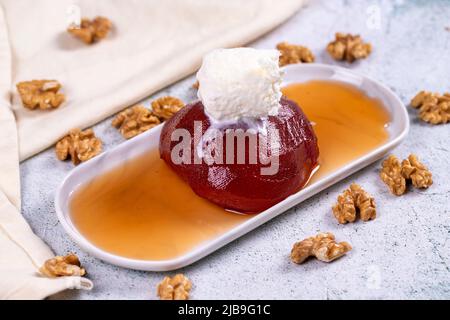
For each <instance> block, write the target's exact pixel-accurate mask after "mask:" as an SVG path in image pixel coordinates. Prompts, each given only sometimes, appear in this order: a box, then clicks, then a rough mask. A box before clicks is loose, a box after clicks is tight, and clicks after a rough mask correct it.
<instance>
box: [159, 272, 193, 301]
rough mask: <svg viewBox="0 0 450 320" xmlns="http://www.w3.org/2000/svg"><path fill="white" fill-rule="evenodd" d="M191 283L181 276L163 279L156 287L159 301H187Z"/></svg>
mask: <svg viewBox="0 0 450 320" xmlns="http://www.w3.org/2000/svg"><path fill="white" fill-rule="evenodd" d="M191 288H192V283H191V281H190V280H189V279H188V278H187V277H186V276H185V275H183V274H177V275H176V276H174V277H173V278H170V277H165V278H164V279H163V281H161V282H160V283H159V285H158V296H159V297H160V299H161V300H188V299H189V292H190V291H191Z"/></svg>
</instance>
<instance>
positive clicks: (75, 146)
mask: <svg viewBox="0 0 450 320" xmlns="http://www.w3.org/2000/svg"><path fill="white" fill-rule="evenodd" d="M55 151H56V157H57V158H58V159H59V160H66V159H67V158H68V157H69V156H70V158H71V159H72V162H73V163H74V164H75V165H77V164H79V163H80V162H84V161H87V160H89V159H91V158H93V157H95V156H96V155H97V154H99V153H100V152H101V151H102V141H101V140H100V139H98V138H97V137H96V136H95V134H94V131H93V130H92V129H87V130H85V131H81V130H80V129H73V130H70V132H69V134H68V135H66V136H65V137H64V138H62V139H61V140H59V141H58V142H57V143H56V150H55Z"/></svg>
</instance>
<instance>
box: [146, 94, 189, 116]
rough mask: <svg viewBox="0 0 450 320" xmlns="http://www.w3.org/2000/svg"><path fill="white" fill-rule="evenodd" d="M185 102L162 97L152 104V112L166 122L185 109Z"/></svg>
mask: <svg viewBox="0 0 450 320" xmlns="http://www.w3.org/2000/svg"><path fill="white" fill-rule="evenodd" d="M184 105H185V104H184V102H183V101H181V100H180V99H178V98H175V97H170V96H166V97H161V98H158V99H156V100H154V101H153V102H152V111H153V114H154V115H155V116H157V117H158V118H159V119H160V120H161V121H166V120H168V119H170V118H172V116H173V115H174V114H175V113H177V112H178V111H180V110H181V108H183V107H184Z"/></svg>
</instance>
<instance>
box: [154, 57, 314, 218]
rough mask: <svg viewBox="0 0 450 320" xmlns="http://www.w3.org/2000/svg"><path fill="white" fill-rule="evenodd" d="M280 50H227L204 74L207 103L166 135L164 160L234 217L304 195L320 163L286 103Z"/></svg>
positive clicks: (298, 113)
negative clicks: (280, 64) (234, 213)
mask: <svg viewBox="0 0 450 320" xmlns="http://www.w3.org/2000/svg"><path fill="white" fill-rule="evenodd" d="M279 54H280V53H279V52H278V51H277V50H256V49H250V48H236V49H220V50H215V51H212V52H211V53H209V54H208V55H206V56H205V57H204V60H203V64H202V67H201V68H200V70H199V71H198V73H197V79H198V80H199V83H200V87H199V90H198V97H199V99H200V101H198V102H195V103H192V104H190V105H187V106H185V107H184V108H182V109H181V111H180V112H178V113H176V114H175V115H174V116H173V117H172V118H171V119H170V120H168V121H167V122H166V123H165V125H164V127H163V129H162V132H161V139H160V155H161V158H162V159H163V160H164V161H165V162H166V163H167V164H168V165H169V166H170V167H171V168H172V169H173V170H174V171H175V172H176V173H177V174H178V175H179V176H181V177H182V178H183V179H184V180H185V181H186V182H187V183H188V184H189V185H190V187H191V188H192V189H193V190H194V192H195V193H197V194H198V195H199V196H201V197H203V198H206V199H208V200H210V201H211V202H213V203H216V204H217V205H219V206H221V207H223V208H225V209H228V210H233V211H238V212H245V213H257V212H261V211H263V210H265V209H267V208H269V207H271V206H272V205H274V204H276V203H278V202H280V201H281V200H283V199H285V198H286V197H288V196H289V195H291V194H293V193H295V192H297V191H299V190H300V189H301V188H302V187H303V186H304V185H305V184H306V182H307V181H308V180H309V178H310V176H311V174H312V173H313V171H314V170H315V168H316V167H317V163H318V154H319V151H318V146H317V138H316V136H315V134H314V131H313V129H312V126H311V124H310V123H309V121H308V119H307V118H306V116H305V115H304V113H303V112H302V110H301V109H300V107H299V106H298V105H297V104H296V103H295V102H293V101H290V100H288V99H285V98H282V93H281V90H280V87H281V81H282V79H281V77H282V72H281V70H280V67H279V64H278V59H279Z"/></svg>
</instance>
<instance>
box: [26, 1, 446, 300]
mask: <svg viewBox="0 0 450 320" xmlns="http://www.w3.org/2000/svg"><path fill="white" fill-rule="evenodd" d="M449 17H450V1H448V0H441V1H425V0H423V1H406V0H405V1H390V0H378V1H375V0H372V1H369V0H367V1H350V0H348V1H343V0H342V1H338V0H332V1H325V0H323V1H320V0H316V1H314V0H312V1H310V4H309V5H308V6H307V7H306V8H305V9H304V10H302V11H300V12H299V13H298V14H297V15H295V16H294V17H293V18H292V19H290V20H289V21H288V22H287V23H285V24H284V25H282V26H280V27H279V28H278V29H276V30H274V31H272V32H271V33H269V34H267V35H266V36H265V37H263V38H261V39H259V40H258V41H256V42H254V43H253V44H251V46H253V47H257V48H273V47H274V46H275V45H276V44H277V43H278V42H280V41H283V40H287V41H290V42H293V43H298V44H304V45H306V46H308V47H310V48H311V49H312V50H313V51H314V53H315V54H316V57H317V59H316V60H317V62H321V63H330V64H335V63H336V62H334V61H332V60H331V59H330V58H329V57H328V56H327V54H326V53H325V52H324V48H325V46H326V44H327V43H328V42H329V41H330V40H331V39H332V38H333V37H334V33H335V32H336V31H344V32H352V33H360V34H361V35H362V36H363V38H364V39H367V41H369V42H371V43H372V44H373V47H374V52H373V54H372V55H371V56H370V58H369V59H367V60H364V61H362V62H360V63H356V64H354V65H351V66H347V67H350V68H351V69H354V70H355V71H358V72H360V73H363V74H366V75H369V76H371V77H373V78H375V79H378V80H380V81H382V82H383V83H385V84H386V85H387V86H389V87H390V88H392V89H393V90H394V91H395V92H396V93H397V94H398V95H399V96H400V98H401V99H402V100H403V102H405V103H407V102H408V101H409V100H410V99H411V97H412V96H414V94H415V93H416V92H418V91H419V90H421V89H427V90H432V91H437V92H441V93H442V92H444V91H450V31H449V30H450V29H449V28H450V18H449ZM193 81H194V79H193V78H192V77H191V78H188V79H185V80H183V81H181V82H179V83H177V84H174V85H173V86H171V87H169V88H167V89H165V90H163V91H161V92H158V93H157V94H156V95H155V96H154V97H158V96H162V95H167V94H170V95H174V96H178V97H180V98H182V99H184V100H185V101H191V100H193V99H194V98H195V92H194V91H193V90H192V89H190V86H191V84H192V83H193ZM154 97H149V99H152V98H154ZM409 114H410V118H411V131H410V134H409V136H408V137H407V139H406V141H405V142H404V143H403V144H402V145H400V146H399V147H398V148H397V149H396V150H394V153H395V154H396V155H398V156H399V157H402V158H403V157H406V156H407V155H408V154H409V153H410V152H415V153H417V154H418V155H419V156H420V157H421V158H422V159H423V160H424V162H426V164H427V165H429V167H430V169H431V170H432V172H433V176H434V184H433V186H432V187H431V188H430V189H429V190H426V191H419V190H412V191H410V192H408V193H407V194H406V195H404V196H402V197H398V198H397V197H394V196H392V195H391V194H390V193H389V191H388V190H387V188H386V187H385V186H384V185H383V184H382V182H381V181H380V179H379V178H378V171H379V167H380V163H379V162H378V163H375V164H373V165H371V166H369V167H367V168H366V169H364V170H361V171H360V172H359V173H357V174H355V175H353V176H351V177H350V178H348V179H346V180H345V181H342V182H341V183H338V184H337V185H335V186H333V187H331V188H329V189H327V190H326V191H324V192H322V193H320V194H318V195H316V196H315V197H313V198H311V199H309V200H308V201H305V202H304V203H302V204H300V205H298V206H297V207H295V208H293V209H291V210H289V211H288V212H286V213H285V214H283V215H281V216H279V217H278V218H276V219H274V220H273V221H271V222H269V223H267V224H266V225H264V226H262V227H260V228H259V229H257V230H255V231H253V232H251V233H250V234H248V235H246V236H244V237H242V238H240V239H239V240H237V241H234V242H233V243H231V244H230V245H228V246H226V247H224V248H222V249H220V250H219V251H217V252H215V253H214V254H212V255H210V256H208V257H206V258H204V259H203V260H201V261H199V262H197V263H195V264H193V265H191V266H189V267H187V268H185V269H183V270H181V271H182V272H183V273H185V274H186V275H188V276H189V277H190V278H191V279H192V282H193V284H194V288H193V290H192V298H193V299H247V298H251V299H291V298H293V299H348V298H356V299H389V298H400V299H420V298H425V299H427V298H437V299H440V298H447V299H448V298H450V182H449V180H450V160H449V159H450V124H447V125H441V126H430V125H427V124H424V123H422V122H420V121H419V120H418V119H417V118H416V114H415V112H414V111H412V110H410V111H409ZM110 121H111V120H110V119H108V120H105V121H104V122H102V123H100V124H99V125H97V126H96V127H95V130H96V132H97V133H98V135H100V136H101V137H102V139H103V140H104V142H105V149H110V148H112V147H114V146H116V145H117V144H119V143H121V142H122V141H123V139H122V137H121V136H120V135H119V133H118V132H117V130H115V129H114V128H112V127H111V125H110ZM71 169H72V164H71V163H69V162H67V163H65V162H60V161H57V160H56V158H55V156H54V151H53V149H49V150H47V151H45V152H43V153H41V154H39V155H37V156H36V157H34V158H32V159H30V160H28V161H26V162H24V163H23V164H22V165H21V178H22V196H23V214H24V216H25V218H26V219H27V220H28V222H29V223H30V224H31V226H32V228H33V230H34V231H35V232H36V233H37V234H38V235H39V236H40V237H42V238H43V239H44V240H45V241H46V242H47V243H48V244H49V245H50V246H51V247H52V248H53V250H54V251H55V252H56V253H58V254H65V253H66V252H69V251H74V252H76V253H78V254H79V255H80V258H81V260H82V261H83V263H84V265H85V266H86V268H87V270H88V272H89V278H90V279H92V280H93V281H94V283H95V289H94V290H93V291H91V292H74V291H66V292H64V293H61V294H59V295H57V296H56V298H64V299H113V298H114V299H124V298H126V299H155V298H156V292H155V291H156V290H155V288H156V286H157V283H158V282H159V281H160V280H161V279H162V277H163V275H164V274H162V273H151V272H138V271H132V270H126V269H122V268H118V267H115V266H112V265H109V264H106V263H103V262H101V261H100V260H98V259H96V258H94V257H92V256H89V255H88V254H86V253H84V252H83V251H81V249H80V248H79V247H78V246H77V245H76V244H75V243H74V242H72V241H71V240H70V239H69V238H68V236H67V235H66V234H65V232H64V231H63V229H62V227H61V225H60V224H59V222H58V219H57V217H56V214H55V210H54V206H53V198H54V192H55V189H56V187H57V186H58V185H59V184H60V182H61V181H62V179H63V178H64V177H65V175H66V174H67V173H68V172H69V171H70V170H71ZM353 181H355V182H358V183H360V184H362V185H363V186H364V187H365V188H366V189H367V191H369V192H370V193H372V194H373V195H375V197H376V201H377V206H378V212H379V214H378V218H377V219H376V220H375V221H372V222H368V223H363V222H357V223H354V224H350V225H345V226H342V225H339V224H337V222H336V220H335V219H334V217H333V216H332V214H331V210H330V208H331V205H332V204H333V202H334V201H335V199H336V197H337V195H338V194H339V193H340V192H341V191H342V190H343V189H345V188H346V187H347V186H348V185H349V183H351V182H353ZM318 231H330V232H333V233H334V234H335V235H336V237H337V238H338V239H339V240H341V239H342V240H347V241H349V242H350V243H351V244H352V245H353V247H354V250H352V251H351V252H350V253H349V255H348V256H346V257H344V258H342V259H340V260H338V261H335V262H334V263H331V264H325V263H321V262H319V261H316V260H311V261H309V262H307V263H306V264H304V265H300V266H298V265H295V264H292V263H290V261H289V253H290V249H291V246H292V244H293V243H294V242H295V241H297V240H300V239H303V238H305V237H307V236H310V235H313V234H315V233H316V232H318Z"/></svg>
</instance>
